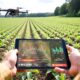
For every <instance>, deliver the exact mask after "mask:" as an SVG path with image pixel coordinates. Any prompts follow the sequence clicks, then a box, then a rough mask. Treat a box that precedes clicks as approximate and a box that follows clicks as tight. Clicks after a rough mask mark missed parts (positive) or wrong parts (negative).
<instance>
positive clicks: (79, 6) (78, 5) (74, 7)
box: [70, 0, 80, 13]
mask: <svg viewBox="0 0 80 80" xmlns="http://www.w3.org/2000/svg"><path fill="white" fill-rule="evenodd" d="M79 10H80V0H71V2H70V11H71V12H72V13H73V12H74V13H78V12H79Z"/></svg>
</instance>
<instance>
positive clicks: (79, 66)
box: [54, 45, 80, 76]
mask: <svg viewBox="0 0 80 80" xmlns="http://www.w3.org/2000/svg"><path fill="white" fill-rule="evenodd" d="M67 50H68V51H69V53H70V55H69V59H70V62H71V67H70V69H69V70H65V69H62V68H58V67H56V68H55V69H54V70H55V71H56V72H59V73H66V74H69V75H71V76H75V75H77V74H78V73H79V72H80V52H79V51H78V50H77V49H75V48H73V47H71V46H68V45H67Z"/></svg>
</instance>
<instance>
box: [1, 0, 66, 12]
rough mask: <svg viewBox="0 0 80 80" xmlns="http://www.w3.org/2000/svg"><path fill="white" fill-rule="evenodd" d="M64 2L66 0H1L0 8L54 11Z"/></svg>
mask: <svg viewBox="0 0 80 80" xmlns="http://www.w3.org/2000/svg"><path fill="white" fill-rule="evenodd" d="M64 2H65V0H0V8H2V9H8V8H14V9H16V7H22V8H23V9H22V10H30V11H29V13H38V12H40V13H44V12H54V10H55V8H56V7H57V6H61V5H62V4H63V3H64Z"/></svg>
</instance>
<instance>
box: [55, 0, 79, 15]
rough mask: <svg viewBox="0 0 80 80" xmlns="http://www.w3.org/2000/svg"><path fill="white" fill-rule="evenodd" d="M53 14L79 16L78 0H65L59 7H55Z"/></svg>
mask: <svg viewBox="0 0 80 80" xmlns="http://www.w3.org/2000/svg"><path fill="white" fill-rule="evenodd" d="M54 15H55V16H58V15H66V16H80V0H66V3H64V4H63V5H62V6H61V7H56V9H55V11H54Z"/></svg>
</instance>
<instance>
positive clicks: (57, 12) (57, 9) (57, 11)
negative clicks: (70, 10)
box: [54, 7, 60, 16]
mask: <svg viewBox="0 0 80 80" xmlns="http://www.w3.org/2000/svg"><path fill="white" fill-rule="evenodd" d="M54 15H55V16H57V15H60V7H56V9H55V11H54Z"/></svg>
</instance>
